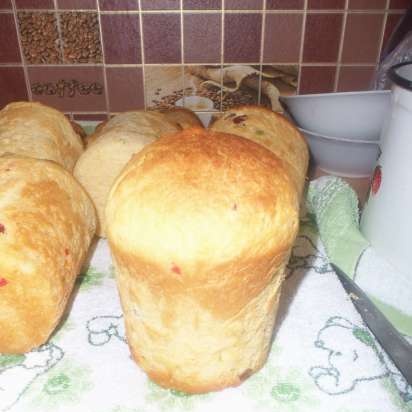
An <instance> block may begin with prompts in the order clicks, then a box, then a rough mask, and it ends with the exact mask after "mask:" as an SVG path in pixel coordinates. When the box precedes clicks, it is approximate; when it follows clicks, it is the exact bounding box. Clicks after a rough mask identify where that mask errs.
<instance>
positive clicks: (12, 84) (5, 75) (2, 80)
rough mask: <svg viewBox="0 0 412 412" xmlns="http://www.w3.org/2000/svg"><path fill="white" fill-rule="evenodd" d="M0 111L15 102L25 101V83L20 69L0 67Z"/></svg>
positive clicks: (26, 96) (26, 95)
mask: <svg viewBox="0 0 412 412" xmlns="http://www.w3.org/2000/svg"><path fill="white" fill-rule="evenodd" d="M0 90H1V93H0V110H1V109H2V108H3V107H4V106H5V105H6V104H8V103H11V102H13V101H16V100H27V99H28V94H27V88H26V81H25V79H24V72H23V68H22V67H0Z"/></svg>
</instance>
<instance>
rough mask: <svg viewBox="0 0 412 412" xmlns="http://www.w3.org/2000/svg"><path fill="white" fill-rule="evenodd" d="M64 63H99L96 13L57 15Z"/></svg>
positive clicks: (100, 50) (100, 51)
mask: <svg viewBox="0 0 412 412" xmlns="http://www.w3.org/2000/svg"><path fill="white" fill-rule="evenodd" d="M59 17H60V28H61V33H62V38H63V56H64V57H63V58H64V62H65V63H100V62H101V61H102V47H101V44H100V33H99V21H98V18H97V14H96V13H86V12H85V13H83V12H67V13H59Z"/></svg>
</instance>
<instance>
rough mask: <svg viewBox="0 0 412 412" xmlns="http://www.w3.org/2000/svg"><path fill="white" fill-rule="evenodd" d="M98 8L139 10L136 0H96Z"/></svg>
mask: <svg viewBox="0 0 412 412" xmlns="http://www.w3.org/2000/svg"><path fill="white" fill-rule="evenodd" d="M98 1H99V5H100V10H104V11H106V10H139V4H138V0H121V1H119V0H98Z"/></svg>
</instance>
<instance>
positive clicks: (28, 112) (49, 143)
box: [0, 102, 83, 171]
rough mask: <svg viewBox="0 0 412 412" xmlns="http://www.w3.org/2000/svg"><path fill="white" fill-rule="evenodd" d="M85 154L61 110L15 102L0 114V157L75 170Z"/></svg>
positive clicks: (80, 141) (78, 138)
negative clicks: (31, 159)
mask: <svg viewBox="0 0 412 412" xmlns="http://www.w3.org/2000/svg"><path fill="white" fill-rule="evenodd" d="M82 152H83V143H82V140H81V138H80V136H79V135H78V134H77V133H75V131H74V130H73V127H72V125H71V124H70V121H69V120H68V119H67V118H66V116H65V115H64V114H63V113H61V112H59V111H58V110H55V109H53V108H51V107H48V106H45V105H44V104H41V103H35V102H16V103H10V104H9V105H7V106H6V107H5V108H4V109H3V110H1V111H0V155H2V154H4V153H10V154H16V155H21V156H29V157H34V158H37V159H48V160H53V161H55V162H56V163H59V164H60V165H62V166H63V167H64V168H66V169H67V170H69V171H72V170H73V167H74V164H75V163H76V160H77V159H78V157H79V156H80V154H81V153H82Z"/></svg>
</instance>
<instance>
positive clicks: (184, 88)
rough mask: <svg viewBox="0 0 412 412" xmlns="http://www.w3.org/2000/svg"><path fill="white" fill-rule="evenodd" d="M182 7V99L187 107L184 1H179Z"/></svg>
mask: <svg viewBox="0 0 412 412" xmlns="http://www.w3.org/2000/svg"><path fill="white" fill-rule="evenodd" d="M179 5H180V62H181V66H182V67H181V72H182V74H181V75H182V79H181V81H182V83H181V84H182V86H183V91H182V99H183V107H186V78H185V66H184V64H185V51H184V50H185V49H184V47H185V41H184V30H183V24H184V21H183V0H180V1H179Z"/></svg>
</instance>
